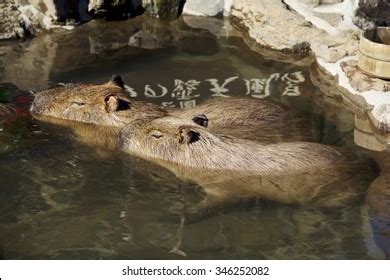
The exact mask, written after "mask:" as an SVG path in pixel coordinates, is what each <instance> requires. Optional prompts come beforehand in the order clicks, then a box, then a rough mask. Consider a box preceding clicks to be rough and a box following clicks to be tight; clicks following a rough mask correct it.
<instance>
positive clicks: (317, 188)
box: [120, 117, 374, 207]
mask: <svg viewBox="0 0 390 280" xmlns="http://www.w3.org/2000/svg"><path fill="white" fill-rule="evenodd" d="M120 138H121V147H122V149H123V150H124V151H125V152H128V153H130V154H132V155H136V156H139V157H142V158H145V159H148V160H151V161H154V162H156V163H158V164H160V165H162V166H164V167H165V168H168V169H169V170H171V171H172V172H173V173H174V174H176V176H178V177H179V178H182V179H184V180H189V181H193V182H196V183H197V184H199V185H201V186H202V187H203V188H204V190H205V192H206V194H207V198H208V200H209V202H207V207H210V205H218V204H221V203H222V202H223V203H227V202H233V201H237V200H238V199H240V198H251V197H252V198H253V197H260V198H264V199H270V200H274V201H279V202H283V203H299V204H305V203H315V204H317V205H323V206H336V205H337V206H341V205H343V204H345V203H349V202H351V201H355V200H356V199H358V198H361V196H362V195H363V194H364V192H365V191H366V189H367V187H368V185H369V183H370V182H371V181H372V180H373V178H374V173H371V169H370V168H369V167H368V166H364V164H363V162H362V161H360V160H359V159H357V158H355V157H354V156H352V155H350V154H348V153H340V152H339V151H337V150H336V149H334V148H332V147H329V146H325V145H321V144H316V143H308V142H300V143H284V144H273V145H264V144H260V143H257V142H253V141H248V140H242V139H237V138H233V137H230V136H225V135H219V134H214V133H212V132H210V131H209V130H207V129H206V128H204V127H201V126H198V125H196V124H194V123H191V122H186V121H183V120H182V119H178V118H173V117H165V118H159V119H156V120H153V121H151V122H138V123H133V124H130V125H128V126H126V127H125V128H124V129H123V130H122V132H121V137H120ZM211 198H212V199H211ZM210 200H212V202H210ZM205 203H206V202H205Z"/></svg>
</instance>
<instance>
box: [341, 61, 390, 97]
mask: <svg viewBox="0 0 390 280" xmlns="http://www.w3.org/2000/svg"><path fill="white" fill-rule="evenodd" d="M340 67H341V69H343V71H344V73H345V74H346V75H347V77H348V79H349V83H350V85H351V86H352V87H353V88H354V89H356V90H357V91H359V92H363V91H369V90H377V91H383V92H389V94H390V81H386V80H382V79H379V78H374V77H372V76H368V75H366V74H365V73H364V72H362V71H361V70H360V69H359V68H358V66H357V61H356V60H348V61H343V62H341V63H340Z"/></svg>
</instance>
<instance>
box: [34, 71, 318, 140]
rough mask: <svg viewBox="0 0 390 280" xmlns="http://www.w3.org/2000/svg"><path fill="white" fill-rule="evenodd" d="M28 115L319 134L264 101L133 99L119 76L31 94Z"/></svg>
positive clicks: (270, 135)
mask: <svg viewBox="0 0 390 280" xmlns="http://www.w3.org/2000/svg"><path fill="white" fill-rule="evenodd" d="M31 112H32V114H33V116H35V117H36V118H39V117H40V116H48V117H56V118H60V119H67V120H72V121H79V122H84V123H93V124H97V125H102V126H110V127H118V128H123V127H124V126H125V125H126V124H129V123H132V122H133V121H135V120H139V119H142V120H152V119H155V118H159V117H164V116H174V117H178V118H184V119H188V120H191V118H192V117H193V116H194V115H195V114H198V113H200V114H206V115H207V116H208V117H209V118H210V119H212V122H211V124H210V126H209V128H210V129H211V130H212V131H213V132H217V133H224V134H229V135H232V136H238V137H240V138H244V139H251V140H257V141H261V142H268V143H270V142H279V141H282V142H290V141H312V140H316V137H318V134H319V133H318V131H317V130H316V129H315V127H314V126H313V121H312V120H311V119H310V118H307V116H304V115H302V114H300V113H298V112H295V111H292V110H289V109H287V108H284V107H281V106H279V105H276V104H274V103H271V102H269V101H266V100H256V99H252V98H215V99H211V100H209V101H208V102H205V103H203V104H200V105H198V106H196V107H194V108H188V109H167V108H163V107H160V106H158V105H154V104H151V103H147V102H143V101H136V100H134V99H133V98H130V97H129V95H128V94H127V93H126V91H125V90H124V83H123V81H122V78H121V77H120V76H117V75H115V76H113V78H112V79H111V81H109V82H108V83H105V84H101V85H95V84H76V85H70V86H66V87H58V88H54V89H51V90H47V91H44V92H41V93H38V94H36V96H35V98H34V101H33V104H32V107H31Z"/></svg>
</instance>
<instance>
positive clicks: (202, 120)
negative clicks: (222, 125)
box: [192, 114, 209, 127]
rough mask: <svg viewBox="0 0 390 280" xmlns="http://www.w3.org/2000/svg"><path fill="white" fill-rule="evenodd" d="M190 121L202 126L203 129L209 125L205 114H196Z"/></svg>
mask: <svg viewBox="0 0 390 280" xmlns="http://www.w3.org/2000/svg"><path fill="white" fill-rule="evenodd" d="M192 120H193V121H194V123H196V124H198V125H200V126H204V127H207V126H208V125H209V119H208V118H207V117H206V115H205V114H196V115H195V116H194V117H193V118H192Z"/></svg>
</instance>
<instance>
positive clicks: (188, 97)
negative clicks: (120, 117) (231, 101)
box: [125, 71, 306, 108]
mask: <svg viewBox="0 0 390 280" xmlns="http://www.w3.org/2000/svg"><path fill="white" fill-rule="evenodd" d="M305 80H306V79H305V77H304V75H303V74H302V72H301V71H296V72H292V73H285V74H281V73H273V74H271V75H270V76H269V77H265V78H253V79H240V76H232V77H228V78H226V79H224V80H220V79H216V78H210V79H206V80H204V81H203V83H206V84H207V85H208V86H209V91H210V92H211V93H212V94H211V96H212V97H230V95H229V92H230V89H231V87H232V85H233V84H234V83H238V82H241V84H243V85H244V90H243V91H242V94H243V95H245V96H251V97H253V98H261V99H263V98H267V97H268V96H270V95H271V84H272V83H277V82H279V83H281V84H283V85H285V87H284V90H283V91H282V96H299V95H301V92H300V90H299V84H301V83H303V82H305ZM201 84H202V81H198V80H195V79H191V80H187V81H184V80H181V79H175V80H174V84H173V89H172V90H171V91H170V90H169V89H168V87H166V86H163V85H161V84H156V85H154V86H152V85H150V84H146V85H145V86H144V92H143V94H144V96H145V97H147V98H162V97H167V96H169V95H168V93H169V92H170V96H171V98H172V99H173V100H171V101H163V102H161V105H162V106H164V107H176V106H177V103H175V101H178V105H179V106H180V107H181V108H190V107H194V106H195V105H196V98H197V97H200V94H199V93H196V91H197V90H198V88H199V86H200V85H201ZM125 90H126V91H127V92H129V94H130V96H131V97H136V96H138V94H137V92H136V91H135V90H134V89H133V88H131V87H129V86H127V85H126V86H125ZM240 93H241V92H240ZM235 95H237V93H236V94H235Z"/></svg>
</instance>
